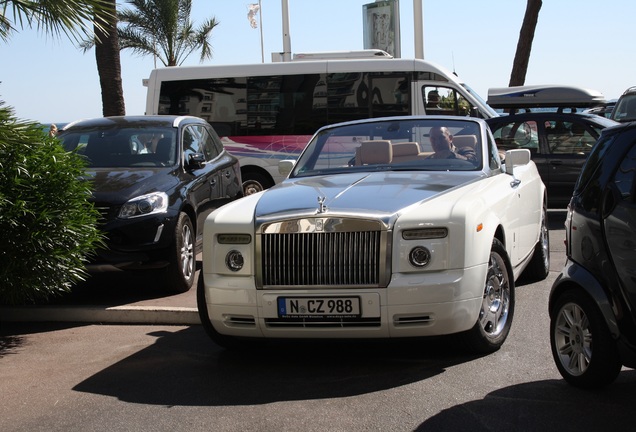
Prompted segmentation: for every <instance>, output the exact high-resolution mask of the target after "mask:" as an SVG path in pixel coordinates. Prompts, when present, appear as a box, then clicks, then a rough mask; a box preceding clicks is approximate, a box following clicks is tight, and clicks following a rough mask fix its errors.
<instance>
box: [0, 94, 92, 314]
mask: <svg viewBox="0 0 636 432" xmlns="http://www.w3.org/2000/svg"><path fill="white" fill-rule="evenodd" d="M83 171H84V161H83V160H82V159H81V157H80V156H78V155H77V154H75V153H70V152H66V151H65V150H64V149H63V148H62V146H61V145H60V143H59V141H58V140H57V139H56V138H51V137H49V136H48V135H47V134H46V133H45V132H44V130H43V129H42V126H41V125H39V124H37V123H34V122H27V121H20V120H18V119H16V118H15V117H14V115H13V110H12V109H11V108H9V107H6V106H5V105H4V103H3V102H2V101H0V303H4V304H23V303H31V302H35V301H38V300H45V299H48V298H49V297H51V296H53V295H57V294H63V293H65V292H68V291H70V290H71V288H72V286H73V285H74V284H76V283H77V282H79V281H81V280H83V279H84V278H85V276H86V272H85V261H86V259H87V257H88V256H89V255H90V254H91V253H92V252H94V251H95V249H96V248H97V247H98V246H99V245H101V242H102V235H101V234H100V232H99V230H98V228H97V220H98V218H99V213H98V212H97V210H95V209H94V208H93V205H92V203H90V202H89V200H88V198H90V193H91V189H90V188H91V186H90V183H89V182H86V181H84V180H82V175H83Z"/></svg>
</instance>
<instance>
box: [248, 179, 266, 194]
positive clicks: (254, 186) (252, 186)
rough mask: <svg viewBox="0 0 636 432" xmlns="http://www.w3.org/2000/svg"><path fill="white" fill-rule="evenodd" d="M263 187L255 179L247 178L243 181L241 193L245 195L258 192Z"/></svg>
mask: <svg viewBox="0 0 636 432" xmlns="http://www.w3.org/2000/svg"><path fill="white" fill-rule="evenodd" d="M263 190H264V189H263V185H262V184H260V183H259V182H257V181H254V180H248V181H246V182H244V183H243V194H244V195H245V196H247V195H252V194H255V193H258V192H262V191H263Z"/></svg>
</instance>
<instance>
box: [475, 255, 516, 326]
mask: <svg viewBox="0 0 636 432" xmlns="http://www.w3.org/2000/svg"><path fill="white" fill-rule="evenodd" d="M508 278H509V276H508V271H507V269H506V266H505V263H504V260H503V258H502V257H501V256H500V255H499V254H496V253H491V254H490V261H489V263H488V277H487V278H486V287H485V289H484V298H483V301H482V305H481V311H480V313H479V322H480V325H481V328H482V329H483V330H484V333H485V334H486V335H487V336H488V337H489V338H496V337H497V336H499V335H500V334H501V333H502V332H503V330H504V329H505V327H506V323H507V322H508V317H509V312H510V281H509V279H508Z"/></svg>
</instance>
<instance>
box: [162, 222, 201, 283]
mask: <svg viewBox="0 0 636 432" xmlns="http://www.w3.org/2000/svg"><path fill="white" fill-rule="evenodd" d="M174 239H175V240H174V243H173V246H172V251H171V252H172V253H171V256H170V263H169V264H168V269H167V272H168V275H167V276H168V277H167V283H168V287H169V289H170V290H171V291H174V292H178V293H184V292H186V291H188V290H189V289H190V288H192V285H193V283H194V274H195V271H196V255H195V251H194V241H195V240H194V229H193V228H192V221H190V218H189V217H188V215H187V214H185V213H180V214H179V219H178V220H177V225H176V227H175V229H174Z"/></svg>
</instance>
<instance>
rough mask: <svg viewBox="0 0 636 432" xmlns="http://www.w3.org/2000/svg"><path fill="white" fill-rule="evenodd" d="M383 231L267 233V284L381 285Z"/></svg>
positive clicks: (264, 259) (263, 246)
mask: <svg viewBox="0 0 636 432" xmlns="http://www.w3.org/2000/svg"><path fill="white" fill-rule="evenodd" d="M381 238H382V236H381V231H363V232H360V231H357V232H305V233H275V234H263V235H262V238H261V266H262V273H261V275H262V285H263V286H295V287H300V286H335V285H343V286H377V285H378V284H379V283H380V275H381V271H382V264H381V263H382V261H381V250H383V248H382V245H381Z"/></svg>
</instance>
